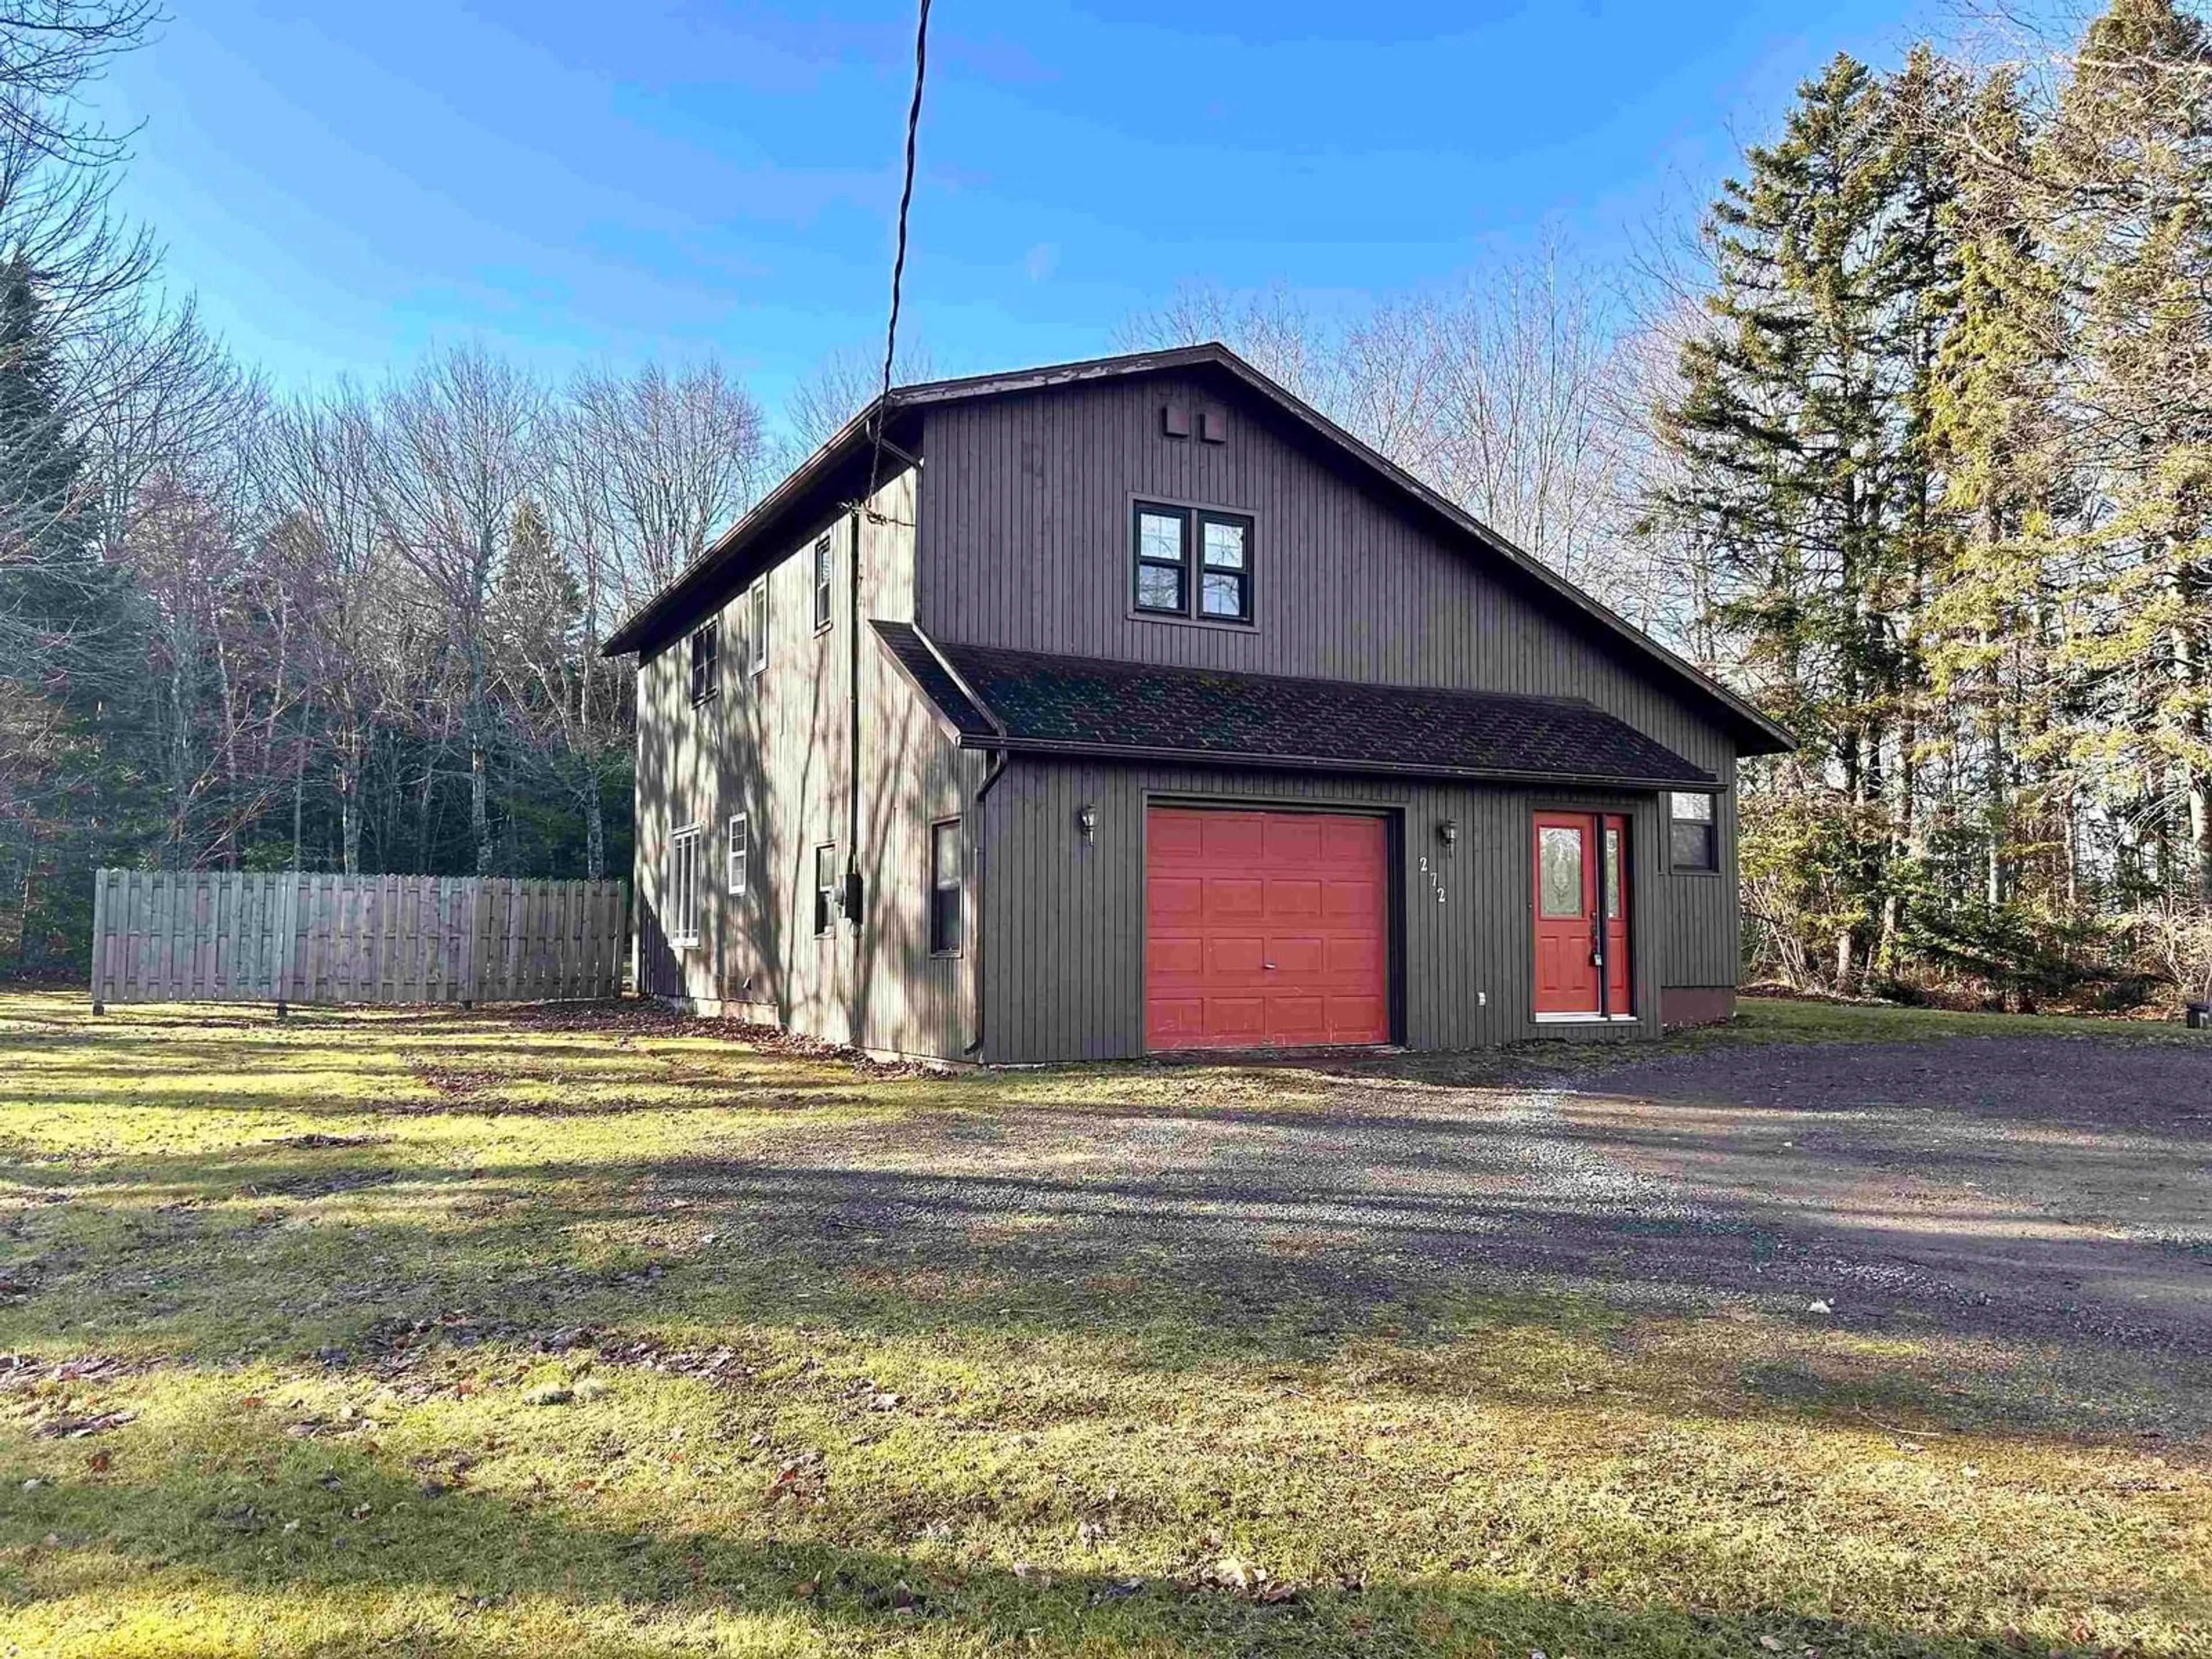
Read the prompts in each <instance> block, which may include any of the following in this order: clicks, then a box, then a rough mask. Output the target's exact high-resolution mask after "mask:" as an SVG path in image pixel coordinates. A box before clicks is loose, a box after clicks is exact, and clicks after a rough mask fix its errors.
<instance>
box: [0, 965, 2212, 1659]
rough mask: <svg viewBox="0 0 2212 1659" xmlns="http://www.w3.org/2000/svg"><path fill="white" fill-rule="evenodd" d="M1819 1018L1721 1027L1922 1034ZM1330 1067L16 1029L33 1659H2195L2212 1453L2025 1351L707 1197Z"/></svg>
mask: <svg viewBox="0 0 2212 1659" xmlns="http://www.w3.org/2000/svg"><path fill="white" fill-rule="evenodd" d="M1812 1006H1813V1005H1802V1004H1787V1005H1756V1006H1753V1008H1751V1009H1750V1010H1749V1011H1748V1013H1747V1019H1746V1021H1745V1022H1744V1024H1742V1025H1741V1027H1738V1028H1730V1030H1729V1031H1728V1032H1727V1033H1726V1034H1725V1035H1724V1036H1723V1038H1722V1040H1725V1041H1750V1040H1754V1039H1756V1038H1759V1037H1765V1038H1768V1039H1771V1040H1784V1041H1795V1040H1835V1039H1836V1037H1837V1036H1838V1027H1844V1028H1847V1029H1849V1030H1853V1031H1857V1030H1866V1031H1867V1032H1869V1034H1877V1035H1879V1036H1881V1037H1883V1038H1886V1039H1893V1038H1895V1037H1896V1036H1899V1035H1900V1032H1899V1030H1898V1029H1897V1028H1896V1018H1893V1014H1892V1012H1891V1011H1881V1013H1880V1014H1879V1015H1878V1016H1875V1017H1869V1018H1866V1020H1865V1021H1864V1023H1863V1025H1861V1024H1854V1023H1853V1022H1852V1020H1850V1019H1849V1018H1845V1017H1846V1016H1857V1014H1858V1012H1859V1011H1833V1010H1821V1011H1820V1012H1819V1013H1817V1014H1810V1013H1806V1012H1801V1011H1804V1010H1808V1009H1810V1008H1811V1007H1812ZM1770 1009H1771V1010H1772V1012H1771V1014H1770V1012H1769V1010H1770ZM1894 1015H1895V1016H1898V1017H1902V1018H1904V1019H1905V1022H1906V1023H1907V1025H1908V1026H1909V1028H1910V1029H1911V1030H1915V1031H1917V1030H1924V1029H1926V1027H1925V1025H1924V1024H1923V1022H1926V1021H1930V1020H1933V1021H1942V1020H1954V1021H1963V1022H1966V1023H1968V1024H1969V1028H1970V1029H1971V1030H1974V1031H1977V1032H1978V1031H1980V1030H1984V1028H1985V1026H1986V1024H1987V1022H1988V1020H1989V1018H1990V1017H1979V1016H1941V1015H1936V1016H1924V1015H1919V1014H1916V1013H1911V1012H1910V1011H1894ZM2038 1024H2039V1028H2040V1027H2043V1026H2047V1025H2050V1024H2057V1023H2056V1022H2038ZM1816 1032H1817V1039H1816V1038H1815V1036H1814V1033H1816ZM1699 1040H1712V1039H1711V1037H1710V1036H1708V1037H1706V1038H1703V1039H1699ZM1491 1063H1494V1062H1492V1061H1489V1060H1467V1061H1465V1062H1463V1064H1465V1065H1467V1066H1476V1065H1479V1064H1491ZM1369 1081H1370V1082H1371V1081H1372V1079H1371V1078H1370V1079H1369ZM1340 1086H1345V1085H1344V1076H1343V1074H1342V1073H1340V1072H1337V1071H1334V1070H1329V1071H1323V1070H1319V1069H1314V1070H1303V1071H1291V1072H1268V1071H1263V1070H1261V1069H1258V1068H1236V1067H1230V1068H1204V1067H1115V1068H1086V1069H1085V1070H1083V1071H1081V1072H1060V1073H1022V1074H1015V1075H1012V1076H1009V1077H953V1078H943V1077H932V1076H887V1075H884V1074H881V1073H878V1072H875V1071H872V1070H869V1069H866V1068H854V1067H850V1066H844V1065H842V1064H840V1063H838V1062H836V1060H823V1059H807V1058H804V1057H794V1056H791V1055H787V1054H768V1053H763V1052H762V1051H759V1050H756V1049H752V1048H746V1047H744V1046H743V1045H742V1044H738V1043H732V1042H728V1041H726V1040H724V1039H723V1038H720V1037H719V1036H716V1035H715V1034H714V1030H713V1028H711V1027H703V1026H696V1025H687V1024H681V1023H678V1022H673V1021H669V1020H665V1019H661V1018H657V1017H645V1016H641V1015H637V1014H629V1015H617V1014H609V1015H605V1016H587V1017H578V1018H573V1019H555V1018H514V1017H507V1016H501V1015H498V1014H493V1013H479V1014H476V1015H461V1014H458V1013H456V1014H438V1015H395V1014H378V1013H337V1012H304V1013H299V1014H295V1017H294V1018H292V1019H290V1020H289V1021H287V1022H284V1023H283V1024H277V1023H276V1022H275V1021H274V1020H273V1019H272V1018H270V1017H269V1015H268V1014H267V1013H266V1012H264V1011H260V1010H243V1009H230V1010H224V1009H167V1008H165V1009H155V1010H148V1009H118V1010H115V1011H113V1012H111V1013H110V1014H108V1015H107V1016H106V1017H105V1018H102V1019H100V1020H94V1019H92V1018H90V1017H89V1015H88V1012H87V1011H86V1010H85V1009H84V1008H83V1006H82V999H81V998H71V997H68V996H63V995H23V996H15V997H10V998H5V999H0V1354H4V1355H6V1356H7V1357H6V1358H4V1359H0V1651H4V1650H5V1644H8V1643H13V1644H15V1646H16V1648H17V1649H18V1650H21V1651H22V1652H24V1653H34V1654H42V1655H43V1654H85V1655H95V1654H96V1655H101V1656H118V1655H137V1654H145V1655H151V1654H179V1653H183V1654H210V1655H212V1654H230V1653H237V1654H257V1655H259V1654H270V1655H295V1654H299V1655H304V1654H310V1653H312V1654H317V1655H325V1654H363V1655H366V1654H372V1653H374V1654H387V1653H394V1652H398V1653H424V1654H453V1655H470V1656H477V1655H483V1656H489V1655H539V1654H547V1653H562V1654H621V1655H676V1654H718V1655H719V1654H763V1655H766V1654H778V1655H781V1654H824V1655H827V1654H856V1655H857V1654H876V1653H887V1652H888V1653H902V1654H914V1655H933V1656H935V1655H947V1656H949V1655H979V1654H986V1653H999V1652H1006V1653H1039V1654H1054V1655H1077V1654H1082V1655H1099V1656H1109V1655H1110V1656H1123V1655H1162V1656H1164V1655H1170V1654H1185V1653H1206V1654H1221V1655H1231V1654H1237V1655H1242V1654H1283V1655H1320V1654H1343V1653H1359V1654H1382V1655H1390V1654H1417V1653H1419V1654H1425V1653H1452V1654H1470V1655H1496V1656H1516V1659H1519V1656H1526V1655H1528V1654H1529V1653H1531V1652H1533V1651H1536V1650H1542V1651H1544V1652H1546V1653H1548V1654H1551V1655H1553V1656H1559V1655H1562V1654H1576V1655H1579V1656H1583V1659H1589V1656H1593V1655H1597V1654H1604V1653H1621V1654H1681V1655H1690V1654H1697V1655H1723V1654H1728V1655H1735V1654H1753V1655H1755V1654H1762V1653H1770V1652H1781V1653H1788V1654H1793V1655H1802V1654H1804V1653H1806V1652H1807V1651H1808V1650H1814V1651H1817V1652H1819V1653H1820V1654H1824V1655H1831V1656H1833V1655H1844V1654H1859V1655H1893V1654H1894V1655H1905V1654H1956V1655H1966V1654H1985V1653H2000V1652H2018V1651H2025V1652H2032V1653H2056V1652H2062V1651H2093V1652H2106V1651H2111V1652H2125V1653H2142V1654H2176V1655H2179V1654H2184V1653H2191V1652H2201V1651H2203V1650H2204V1644H2205V1641H2206V1632H2207V1629H2208V1623H2207V1620H2208V1617H2212V1602H2208V1584H2212V1479H2208V1476H2207V1474H2206V1463H2205V1459H2204V1455H2203V1453H2204V1450H2205V1449H2204V1448H2203V1447H2202V1446H2196V1445H2182V1444H2175V1443H2166V1442H2159V1441H2150V1440H2144V1439H2142V1438H2139V1437H2135V1436H2133V1435H2131V1434H2130V1433H2127V1432H2124V1431H2119V1430H2117V1429H2115V1428H2114V1426H2113V1425H2112V1423H2111V1422H2110V1420H2109V1419H2107V1417H2106V1416H2105V1415H2103V1414H2101V1413H2096V1412H2093V1411H2090V1410H2087V1408H2086V1407H2085V1408H2083V1409H2082V1410H2081V1411H2080V1412H2078V1413H2074V1412H2072V1411H2071V1409H2070V1408H2069V1407H2067V1406H2066V1404H2065V1403H2064V1402H2063V1401H2059V1402H2055V1403H2054V1402H2051V1401H2044V1402H2042V1405H2041V1406H2040V1407H2039V1410H2038V1411H2037V1412H2036V1413H2034V1414H2033V1415H2032V1416H2031V1415H2029V1414H2027V1413H2023V1412H2021V1411H2019V1410H2017V1409H2015V1407H2014V1406H2013V1404H2012V1403H2010V1400H2009V1397H2008V1395H2007V1394H2006V1393H2005V1391H2004V1390H2003V1389H2001V1388H1996V1387H1988V1388H1984V1387H1982V1386H1980V1380H1983V1379H1991V1378H1998V1377H2002V1376H2004V1375H2006V1374H2007V1373H2008V1372H2010V1371H2012V1370H2017V1369H2019V1368H2021V1367H2031V1366H2033V1364H2035V1358H2036V1357H2035V1356H2034V1355H2033V1354H2032V1353H2025V1352H2015V1351H2012V1350H2009V1349H2007V1348H2005V1347H2003V1346H2002V1345H1994V1344H1990V1343H1988V1342H1982V1343H1969V1342H1965V1341H1960V1342H1957V1343H1944V1342H1942V1341H1939V1340H1936V1339H1932V1338H1930V1339H1923V1340H1899V1339H1887V1338H1885V1339H1875V1338H1870V1337H1868V1336H1865V1335H1863V1334H1851V1333H1850V1332H1845V1331H1838V1330H1830V1329H1825V1328H1820V1327H1817V1326H1813V1327H1807V1326H1803V1325H1793V1324H1788V1323H1784V1322H1779V1321H1774V1320H1770V1319H1765V1318H1763V1317H1759V1316H1752V1315H1747V1314H1744V1313H1741V1311H1739V1312H1737V1313H1735V1314H1733V1315H1730V1316H1719V1315H1713V1316H1694V1315H1689V1314H1679V1315H1656V1314H1643V1313H1634V1314H1632V1313H1628V1312H1624V1311H1622V1310H1620V1309H1619V1308H1617V1307H1615V1306H1612V1305H1610V1304H1607V1302H1606V1301H1604V1300H1603V1299H1602V1298H1601V1297H1595V1296H1592V1297H1575V1296H1539V1295H1534V1294H1529V1295H1498V1294H1473V1293H1469V1294H1464V1295H1462V1294H1456V1293H1451V1292H1448V1291H1437V1290H1436V1289H1435V1288H1434V1287H1433V1286H1426V1287H1425V1288H1423V1289H1421V1290H1419V1291H1405V1292H1403V1293H1386V1294H1366V1295H1362V1296H1360V1297H1344V1298H1328V1297H1313V1296H1310V1295H1305V1294H1291V1293H1289V1292H1287V1291H1284V1290H1282V1288H1281V1287H1280V1286H1279V1285H1273V1284H1267V1283H1259V1282H1255V1283H1254V1284H1252V1285H1249V1286H1245V1287H1243V1288H1242V1289H1241V1290H1240V1288H1239V1287H1237V1286H1235V1285H1230V1286H1221V1285H1209V1287H1208V1288H1207V1289H1206V1290H1205V1291H1194V1290H1193V1289H1192V1288H1191V1286H1190V1282H1189V1281H1188V1279H1184V1278H1182V1276H1179V1275H1178V1274H1176V1273H1175V1272H1174V1271H1172V1268H1173V1263H1172V1262H1171V1261H1167V1260H1165V1259H1162V1258H1157V1257H1148V1256H1147V1255H1146V1254H1145V1253H1143V1252H1142V1251H1137V1250H1133V1251H1131V1252H1130V1254H1129V1255H1128V1257H1127V1260H1124V1261H1116V1262H1114V1263H1110V1264H1105V1265H1103V1266H1100V1265H1097V1264H1093V1266H1092V1267H1091V1268H1090V1270H1088V1271H1087V1272H1085V1273H1083V1274H1081V1275H1079V1276H1074V1277H1070V1276H1067V1275H1063V1274H1056V1273H1043V1272H1040V1271H1037V1270H1036V1267H1035V1265H1034V1260H1033V1258H1032V1257H1031V1256H1030V1255H1028V1254H1027V1253H1026V1252H1025V1249H1024V1216H1022V1215H1021V1214H1020V1213H1018V1212H1017V1213H1009V1214H1006V1215H1005V1216H1002V1217H999V1218H996V1225H998V1226H999V1227H1000V1233H994V1234H993V1235H992V1237H993V1238H994V1239H1000V1243H998V1244H996V1245H995V1246H994V1249H991V1250H990V1251H987V1252H986V1253H985V1254H984V1255H983V1256H982V1257H981V1258H980V1259H979V1260H978V1261H975V1262H970V1263H969V1264H967V1265H965V1266H962V1267H957V1268H956V1267H949V1266H948V1265H947V1264H945V1262H943V1261H938V1260H935V1259H933V1258H930V1257H927V1256H926V1255H916V1254H915V1253H913V1252H912V1251H909V1250H908V1249H906V1248H905V1247H904V1243H903V1241H902V1239H901V1238H899V1237H897V1236H896V1231H895V1230H886V1231H884V1233H883V1234H882V1235H881V1236H871V1237H864V1238H860V1239H854V1238H852V1237H837V1238H831V1237H819V1238H798V1239H794V1238H793V1237H791V1235H790V1233H789V1231H788V1230H787V1229H778V1228H775V1227H772V1226H769V1225H765V1221H766V1218H763V1217H762V1216H760V1215H759V1214H757V1213H754V1212H751V1211H750V1209H749V1206H756V1205H757V1203H758V1201H759V1200H758V1199H757V1195H756V1194H754V1193H753V1192H752V1191H751V1189H743V1193H742V1195H739V1193H740V1189H738V1188H731V1189H730V1190H729V1191H727V1192H725V1191H723V1190H721V1189H720V1188H718V1186H717V1183H716V1182H715V1180H714V1169H715V1167H716V1166H717V1164H718V1162H729V1163H732V1164H734V1163H736V1162H738V1161H742V1160H744V1159H747V1158H756V1157H759V1156H762V1155H763V1154H765V1153H767V1152H777V1153H779V1154H785V1155H787V1154H789V1153H791V1152H793V1149H794V1148H797V1149H802V1150H808V1151H810V1152H811V1153H812V1154H813V1155H814V1156H815V1158H817V1161H830V1162H834V1161H836V1159H838V1158H848V1157H854V1156H857V1155H858V1152H857V1151H856V1149H858V1150H859V1151H864V1150H865V1148H866V1146H868V1145H869V1144H870V1142H871V1139H872V1138H873V1137H878V1136H883V1135H894V1136H895V1135H896V1134H897V1133H900V1131H901V1127H902V1126H912V1125H914V1124H915V1123H917V1122H918V1121H921V1120H922V1119H923V1118H925V1117H929V1118H933V1119H941V1118H942V1117H944V1116H945V1115H953V1116H955V1117H957V1119H958V1120H959V1121H960V1122H961V1125H962V1127H963V1129H970V1130H972V1131H973V1133H977V1134H987V1133H988V1132H989V1131H990V1128H991V1126H992V1125H993V1124H994V1122H995V1121H1000V1119H1001V1117H1002V1115H1005V1114H1010V1113H1017V1112H1019V1111H1020V1110H1022V1109H1023V1108H1024V1105H1036V1104H1045V1103H1061V1104H1065V1103H1068V1102H1078V1101H1079V1102H1084V1103H1098V1102H1100V1101H1102V1100H1107V1099H1110V1100H1111V1101H1113V1102H1115V1103H1117V1108H1118V1109H1145V1108H1146V1107H1147V1106H1148V1105H1161V1106H1173V1107H1174V1108H1175V1109H1178V1110H1186V1111H1187V1110H1190V1109H1205V1110H1218V1111H1225V1112H1228V1111H1235V1110H1237V1109H1240V1106H1242V1107H1251V1106H1257V1105H1261V1104H1264V1105H1266V1106H1267V1108H1268V1109H1273V1110H1291V1111H1295V1110H1297V1109H1300V1107H1301V1104H1302V1103H1320V1102H1322V1101H1324V1100H1325V1099H1326V1098H1327V1097H1328V1093H1329V1091H1331V1090H1332V1089H1334V1088H1337V1087H1340ZM1362 1086H1365V1085H1362ZM1400 1086H1405V1087H1409V1088H1411V1087H1431V1086H1441V1085H1439V1084H1437V1082H1436V1080H1434V1079H1423V1078H1421V1077H1420V1076H1419V1075H1418V1074H1415V1075H1413V1076H1411V1077H1410V1078H1409V1079H1406V1080H1403V1081H1402V1082H1401V1085H1400ZM1100 1109H1103V1108H1100ZM679 1168H680V1170H682V1171H683V1172H684V1173H683V1178H682V1179H680V1180H678V1179H675V1178H673V1176H671V1174H670V1171H671V1170H677V1169H679ZM1001 1234H1002V1235H1003V1237H1002V1238H1001Z"/></svg>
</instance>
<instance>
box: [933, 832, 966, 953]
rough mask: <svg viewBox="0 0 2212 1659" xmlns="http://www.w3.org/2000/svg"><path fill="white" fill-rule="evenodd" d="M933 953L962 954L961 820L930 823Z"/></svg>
mask: <svg viewBox="0 0 2212 1659" xmlns="http://www.w3.org/2000/svg"><path fill="white" fill-rule="evenodd" d="M929 953H930V955H932V956H933V957H957V956H958V955H959V954H960V820H959V819H958V818H944V819H940V820H939V822H937V823H933V824H931V825H930V826H929Z"/></svg>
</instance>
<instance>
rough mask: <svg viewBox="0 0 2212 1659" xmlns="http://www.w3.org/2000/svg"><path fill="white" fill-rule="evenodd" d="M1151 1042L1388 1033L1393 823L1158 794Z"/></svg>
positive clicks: (1152, 816) (1151, 893)
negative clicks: (1226, 806)
mask: <svg viewBox="0 0 2212 1659" xmlns="http://www.w3.org/2000/svg"><path fill="white" fill-rule="evenodd" d="M1389 886H1390V884H1389V852H1388V842H1387V838H1386V837H1385V836H1384V833H1383V820H1382V819H1381V818H1371V817H1338V816H1334V815H1331V814H1324V813H1318V812H1243V811H1212V810H1208V809H1205V808H1197V807H1181V806H1156V807H1153V808H1152V810H1151V811H1149V812H1148V813H1147V814H1146V869H1145V896H1146V903H1145V929H1146V933H1145V1042H1146V1047H1148V1048H1156V1049H1160V1048H1290V1047H1304V1046H1306V1045H1309V1044H1322V1043H1361V1042H1389V1040H1390V999H1389V971H1390V970H1389V948H1388V946H1389Z"/></svg>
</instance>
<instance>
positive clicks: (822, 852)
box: [814, 841, 837, 939]
mask: <svg viewBox="0 0 2212 1659" xmlns="http://www.w3.org/2000/svg"><path fill="white" fill-rule="evenodd" d="M836 931H837V846H836V842H827V841H825V842H823V843H822V844H821V845H820V846H819V847H817V848H815V849H814V933H815V937H816V938H817V939H827V938H828V937H829V935H830V934H832V933H836Z"/></svg>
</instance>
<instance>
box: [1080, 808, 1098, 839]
mask: <svg viewBox="0 0 2212 1659" xmlns="http://www.w3.org/2000/svg"><path fill="white" fill-rule="evenodd" d="M1075 827H1076V828H1077V829H1079V830H1081V831H1082V832H1083V839H1084V840H1085V841H1091V840H1094V839H1096V838H1097V834H1098V809H1097V807H1095V806H1093V805H1091V803H1090V802H1089V801H1085V802H1084V803H1083V805H1080V806H1079V807H1077V808H1076V809H1075Z"/></svg>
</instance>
